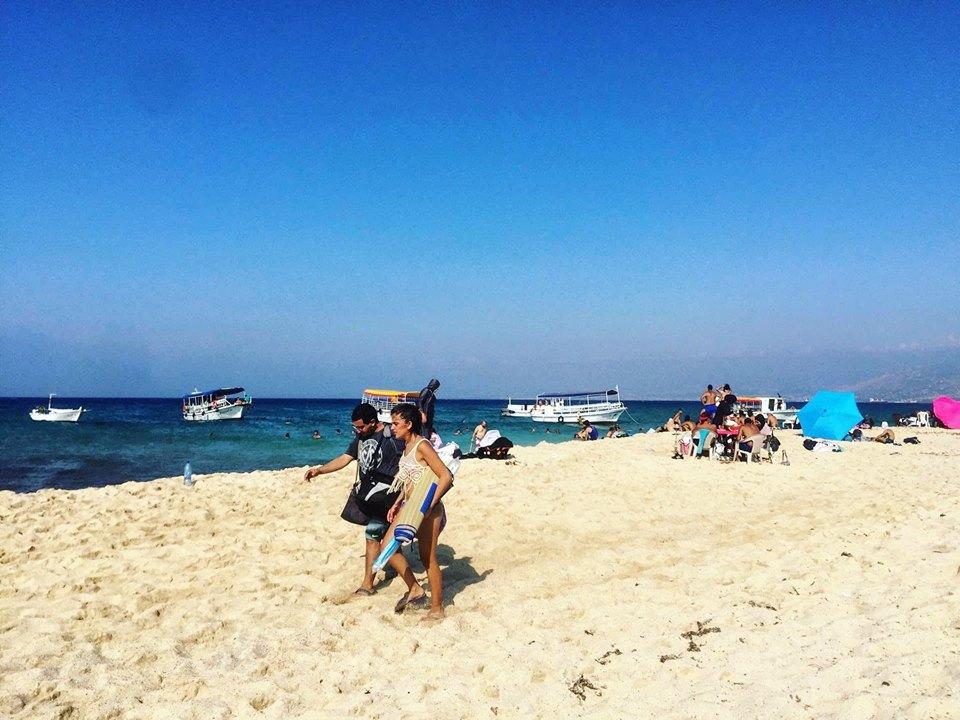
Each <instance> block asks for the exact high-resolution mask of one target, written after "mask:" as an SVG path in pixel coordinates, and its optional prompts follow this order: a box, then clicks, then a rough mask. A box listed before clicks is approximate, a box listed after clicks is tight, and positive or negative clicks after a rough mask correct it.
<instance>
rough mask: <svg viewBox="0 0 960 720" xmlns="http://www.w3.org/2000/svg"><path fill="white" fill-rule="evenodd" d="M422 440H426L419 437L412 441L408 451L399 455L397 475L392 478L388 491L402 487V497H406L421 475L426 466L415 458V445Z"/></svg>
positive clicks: (394, 490)
mask: <svg viewBox="0 0 960 720" xmlns="http://www.w3.org/2000/svg"><path fill="white" fill-rule="evenodd" d="M424 440H426V438H420V439H419V440H417V442H415V443H414V445H413V447H412V448H410V452H408V453H404V454H403V455H401V456H400V463H399V467H398V469H397V475H396V477H395V478H394V479H393V484H392V485H390V492H396V491H397V490H400V489H403V497H404V498H407V497H409V495H410V489H411V488H412V487H413V486H414V485H416V484H417V482H419V480H420V478H422V477H423V471H424V470H426V469H427V468H426V466H424V465H421V464H420V462H419V461H418V460H417V445H419V444H420V443H422V442H423V441H424Z"/></svg>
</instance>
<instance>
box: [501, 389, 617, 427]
mask: <svg viewBox="0 0 960 720" xmlns="http://www.w3.org/2000/svg"><path fill="white" fill-rule="evenodd" d="M626 409H627V406H626V405H624V404H623V402H622V401H621V400H620V388H619V387H615V388H614V389H613V390H596V391H594V392H583V393H541V394H540V395H537V397H536V399H535V400H534V401H533V402H532V403H514V402H512V399H511V398H508V400H507V406H506V407H505V408H503V409H502V410H501V411H500V414H501V415H503V416H505V417H519V418H530V419H531V420H532V421H533V422H538V423H558V424H561V425H562V424H564V423H576V422H577V421H579V420H589V421H590V422H592V423H599V424H613V423H615V422H617V420H619V419H620V415H622V414H623V412H624V411H625V410H626Z"/></svg>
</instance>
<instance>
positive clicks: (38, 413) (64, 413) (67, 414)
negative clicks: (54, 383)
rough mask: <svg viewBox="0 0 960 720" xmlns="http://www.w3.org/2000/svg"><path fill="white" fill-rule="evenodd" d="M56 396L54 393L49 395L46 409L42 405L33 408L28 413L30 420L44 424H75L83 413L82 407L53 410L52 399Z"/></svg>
mask: <svg viewBox="0 0 960 720" xmlns="http://www.w3.org/2000/svg"><path fill="white" fill-rule="evenodd" d="M56 396H57V394H56V393H50V397H48V398H47V405H46V407H44V406H43V405H38V406H37V407H35V408H34V409H33V410H31V411H30V419H31V420H39V421H45V422H77V421H78V420H79V419H80V416H81V415H82V414H83V412H84V409H83V405H81V406H80V407H78V408H55V407H53V399H54V398H55V397H56Z"/></svg>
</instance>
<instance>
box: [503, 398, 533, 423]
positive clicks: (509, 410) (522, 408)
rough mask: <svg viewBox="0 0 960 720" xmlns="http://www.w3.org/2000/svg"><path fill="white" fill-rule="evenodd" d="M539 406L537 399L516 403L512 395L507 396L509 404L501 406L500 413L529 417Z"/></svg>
mask: <svg viewBox="0 0 960 720" xmlns="http://www.w3.org/2000/svg"><path fill="white" fill-rule="evenodd" d="M536 406H537V401H536V400H531V401H529V402H522V403H515V402H514V401H513V398H512V397H508V398H507V406H506V407H505V408H500V415H501V416H503V417H515V418H528V417H530V413H532V412H533V408H535V407H536Z"/></svg>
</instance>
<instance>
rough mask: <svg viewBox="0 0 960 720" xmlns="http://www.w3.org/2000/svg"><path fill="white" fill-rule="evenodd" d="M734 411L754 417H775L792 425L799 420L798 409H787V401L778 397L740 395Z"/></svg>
mask: <svg viewBox="0 0 960 720" xmlns="http://www.w3.org/2000/svg"><path fill="white" fill-rule="evenodd" d="M734 410H742V411H743V412H745V413H753V414H754V415H760V414H762V415H773V416H774V417H775V418H776V419H777V420H779V421H780V422H786V423H792V422H796V419H797V408H791V407H787V401H786V400H784V399H783V398H782V397H780V396H779V395H777V396H776V397H763V396H759V395H738V396H737V403H736V405H734Z"/></svg>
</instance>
